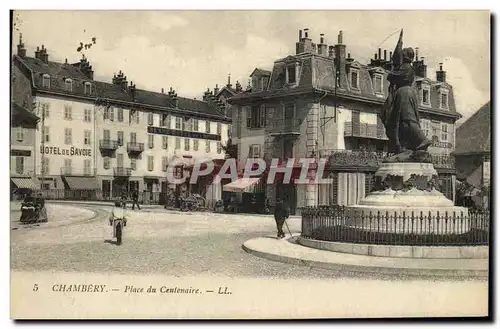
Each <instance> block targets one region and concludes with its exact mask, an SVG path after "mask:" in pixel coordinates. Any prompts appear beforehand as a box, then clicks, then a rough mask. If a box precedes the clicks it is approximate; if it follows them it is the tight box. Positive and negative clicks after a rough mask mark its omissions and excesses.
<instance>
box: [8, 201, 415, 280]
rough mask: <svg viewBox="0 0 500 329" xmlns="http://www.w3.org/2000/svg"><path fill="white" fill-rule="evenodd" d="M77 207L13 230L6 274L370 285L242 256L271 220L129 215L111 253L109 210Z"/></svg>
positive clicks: (14, 217) (293, 224) (294, 224)
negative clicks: (321, 280) (308, 280)
mask: <svg viewBox="0 0 500 329" xmlns="http://www.w3.org/2000/svg"><path fill="white" fill-rule="evenodd" d="M78 207H79V208H76V206H75V207H68V206H66V205H53V204H50V205H48V208H49V216H50V218H49V223H48V224H40V226H35V227H30V228H24V227H21V228H19V229H14V230H12V231H11V246H12V248H11V255H12V257H11V266H12V269H13V270H17V271H50V270H55V271H77V272H101V273H102V272H104V273H106V272H115V273H131V274H147V273H151V274H153V273H154V274H163V275H173V276H186V275H192V276H200V275H204V276H206V275H214V276H230V277H271V278H272V277H279V278H340V277H350V278H352V277H360V278H367V279H369V278H370V277H369V276H368V275H366V274H365V275H362V274H356V273H347V272H336V271H331V270H321V269H311V268H308V267H306V266H298V265H289V264H284V263H279V262H274V261H269V260H265V259H261V258H259V257H255V256H253V255H250V254H248V253H246V252H244V251H243V250H242V248H241V246H242V244H243V243H244V242H245V241H246V240H248V239H251V238H255V237H259V236H273V235H274V230H275V227H274V221H273V219H272V217H271V216H268V217H263V216H251V215H234V214H231V215H229V214H214V213H174V212H167V211H162V210H141V211H130V216H131V220H130V221H129V224H128V225H127V227H125V231H124V243H123V245H121V246H116V245H114V244H113V241H114V240H113V239H112V230H111V227H110V226H109V225H108V221H107V214H108V212H109V211H110V209H111V208H110V207H96V206H91V207H89V208H82V206H81V205H79V206H78ZM85 216H87V217H85ZM89 217H94V218H90V219H89ZM18 220H19V213H18V212H16V211H12V212H11V221H12V223H13V228H16V227H18V226H19V224H17V222H18ZM289 226H290V229H291V231H292V233H296V232H299V231H300V219H298V218H293V219H289ZM377 278H378V279H380V277H377ZM382 279H384V280H393V279H412V278H404V277H398V278H396V277H394V276H391V277H386V278H382Z"/></svg>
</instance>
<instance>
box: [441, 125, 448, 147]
mask: <svg viewBox="0 0 500 329" xmlns="http://www.w3.org/2000/svg"><path fill="white" fill-rule="evenodd" d="M441 141H442V142H447V141H448V125H447V124H446V123H443V124H442V125H441Z"/></svg>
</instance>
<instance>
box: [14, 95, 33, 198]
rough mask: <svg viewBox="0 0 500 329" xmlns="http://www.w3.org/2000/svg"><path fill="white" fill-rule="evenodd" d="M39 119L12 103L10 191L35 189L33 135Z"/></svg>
mask: <svg viewBox="0 0 500 329" xmlns="http://www.w3.org/2000/svg"><path fill="white" fill-rule="evenodd" d="M39 120H40V118H39V117H37V116H36V115H34V114H33V113H32V112H31V111H30V110H27V109H26V108H24V107H22V106H20V105H18V104H16V103H12V108H11V129H10V145H11V148H10V177H11V191H13V190H14V189H16V188H20V189H23V188H30V189H37V188H38V187H39V182H38V180H37V179H36V177H35V160H36V158H35V133H36V126H37V123H38V121H39Z"/></svg>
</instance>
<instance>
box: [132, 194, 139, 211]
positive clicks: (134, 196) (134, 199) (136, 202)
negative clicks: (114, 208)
mask: <svg viewBox="0 0 500 329" xmlns="http://www.w3.org/2000/svg"><path fill="white" fill-rule="evenodd" d="M135 205H137V209H138V210H141V207H140V206H139V193H137V190H134V192H132V210H134V208H135Z"/></svg>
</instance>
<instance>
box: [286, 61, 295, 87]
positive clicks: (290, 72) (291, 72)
mask: <svg viewBox="0 0 500 329" xmlns="http://www.w3.org/2000/svg"><path fill="white" fill-rule="evenodd" d="M286 73H287V76H286V78H287V80H286V82H287V83H296V82H297V76H296V74H297V68H296V67H295V64H294V65H291V66H288V67H287V68H286Z"/></svg>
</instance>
